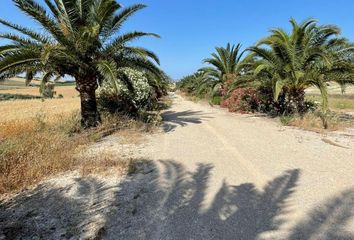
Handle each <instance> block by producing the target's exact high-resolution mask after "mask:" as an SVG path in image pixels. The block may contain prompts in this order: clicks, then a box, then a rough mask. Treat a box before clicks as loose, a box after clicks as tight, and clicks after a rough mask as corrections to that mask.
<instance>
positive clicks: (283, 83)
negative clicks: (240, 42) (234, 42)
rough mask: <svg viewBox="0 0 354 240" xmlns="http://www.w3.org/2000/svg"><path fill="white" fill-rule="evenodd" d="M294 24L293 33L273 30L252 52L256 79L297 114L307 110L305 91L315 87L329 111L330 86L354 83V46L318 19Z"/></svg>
mask: <svg viewBox="0 0 354 240" xmlns="http://www.w3.org/2000/svg"><path fill="white" fill-rule="evenodd" d="M290 23H291V25H292V31H291V33H287V32H285V31H284V30H283V29H281V28H275V29H272V30H271V34H270V35H269V36H268V37H265V38H263V39H261V40H260V41H259V42H258V43H257V44H256V46H254V47H250V48H249V49H248V50H250V51H251V52H252V56H253V59H252V64H253V74H254V77H255V78H256V79H258V80H259V81H263V83H262V84H266V85H269V86H270V87H271V88H272V89H273V96H274V99H275V100H278V99H279V97H280V96H281V97H282V99H283V100H285V99H287V100H286V101H287V102H288V103H289V104H290V105H292V109H293V110H294V111H295V112H299V111H301V109H303V108H304V106H303V105H304V96H305V89H307V88H308V87H310V86H315V87H317V88H318V89H319V90H320V92H321V95H322V99H323V101H322V108H323V111H327V108H328V104H327V103H328V98H327V83H328V82H337V83H339V84H340V85H341V86H344V85H346V84H354V72H353V69H354V68H353V61H352V59H353V46H352V44H350V43H348V41H347V40H346V39H344V38H341V37H339V34H340V29H339V28H338V27H336V26H333V25H321V26H318V25H317V22H316V20H314V19H308V20H306V21H304V22H302V23H300V24H298V23H297V22H296V21H295V20H294V19H291V20H290ZM262 46H264V47H262Z"/></svg>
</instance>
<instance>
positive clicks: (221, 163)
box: [5, 95, 354, 240]
mask: <svg viewBox="0 0 354 240" xmlns="http://www.w3.org/2000/svg"><path fill="white" fill-rule="evenodd" d="M173 100H174V104H173V106H172V108H170V109H168V110H167V111H166V112H164V114H163V118H164V121H165V122H164V125H163V130H162V131H161V133H158V134H154V135H152V136H149V137H148V141H147V143H146V144H144V145H143V146H142V147H141V148H140V151H139V152H134V154H133V155H134V157H136V158H143V159H144V160H148V161H146V162H145V164H143V166H142V167H141V169H140V170H139V173H138V174H136V175H133V176H131V177H128V178H125V179H118V180H107V179H101V178H100V179H96V178H93V177H91V178H89V179H87V178H86V179H83V178H79V177H77V176H67V178H71V179H74V180H75V181H74V180H71V181H67V180H66V183H61V185H60V184H59V183H58V181H55V184H54V185H53V183H52V185H50V187H48V186H47V187H46V188H44V190H43V185H42V188H40V189H36V190H35V191H37V192H36V194H35V196H37V197H38V198H40V199H41V200H40V202H42V203H44V202H45V200H47V201H48V200H50V199H57V198H59V199H60V201H61V202H65V204H63V203H61V204H60V206H61V207H62V208H64V210H61V211H59V210H57V209H56V208H53V209H51V211H54V212H55V211H57V212H58V213H57V214H52V215H51V218H54V219H56V220H53V219H52V221H51V222H53V221H54V222H55V221H56V223H55V224H54V225H55V229H54V230H53V231H52V233H50V231H49V232H48V231H47V232H46V233H43V235H41V236H45V237H46V238H47V239H50V238H53V239H55V237H54V236H64V237H66V236H69V237H68V238H70V237H72V239H75V238H76V236H81V237H90V236H93V235H94V236H96V237H97V236H98V237H99V238H103V239H163V240H165V239H166V240H167V239H181V240H184V239H203V240H207V239H246V240H248V239H292V240H295V239H321V240H323V239H328V240H334V239H354V132H350V131H349V132H347V133H346V134H344V133H342V134H341V133H331V134H326V135H323V134H318V133H313V132H307V131H303V130H298V129H293V128H288V127H282V126H280V125H279V124H278V123H277V122H275V121H274V120H271V119H267V118H264V117H256V116H252V115H236V114H231V113H228V112H226V111H225V110H222V109H218V108H213V107H210V106H208V105H207V104H196V103H193V102H190V101H187V100H184V99H183V98H182V97H180V96H178V95H173ZM116 140H117V139H115V138H114V137H113V138H108V139H107V140H106V141H103V142H102V143H100V144H101V147H103V148H104V149H106V148H107V150H109V151H112V150H114V149H118V148H119V147H118V146H117V143H116V142H117V141H116ZM330 143H334V145H333V144H330ZM119 149H121V148H119ZM117 154H119V151H118V150H117ZM68 185H69V186H70V187H68ZM53 186H54V187H53ZM53 188H54V189H56V191H54V192H53ZM67 188H69V190H67V191H65V189H67ZM63 189H64V190H63ZM49 190H50V191H51V195H49V196H48V194H45V193H47V192H48V191H49ZM66 192H69V193H66ZM39 193H41V194H39ZM31 194H32V195H30V194H29V193H28V194H27V195H26V196H22V197H18V199H17V201H20V200H21V201H20V202H21V207H22V208H26V207H27V208H31V207H32V209H34V211H37V212H38V210H36V209H37V208H41V207H42V208H46V209H47V210H46V211H50V210H48V208H49V209H50V208H51V205H50V204H48V206H46V205H45V204H44V205H43V204H42V205H41V206H37V208H36V207H33V201H32V202H31V201H30V200H29V199H30V198H31V196H33V195H34V194H33V193H31ZM65 194H67V195H65ZM19 199H20V200H19ZM14 201H15V200H13V201H12V202H11V204H10V203H6V204H7V205H6V204H5V205H6V206H8V207H9V208H11V209H15V208H16V204H14V203H13V202H14ZM52 202H53V201H52ZM31 204H32V205H31ZM65 208H66V209H65ZM14 211H15V210H14ZM62 211H64V212H66V215H65V214H64V213H62ZM68 212H69V213H71V215H70V214H69V215H68ZM23 214H24V213H22V214H18V216H17V215H16V216H17V218H16V219H19V218H21V216H22V215H23ZM41 214H44V213H43V211H42V212H41V211H39V213H37V215H36V216H41ZM58 216H59V218H60V217H61V219H70V226H72V228H73V229H75V231H74V230H71V232H69V233H71V235H70V234H69V235H68V230H67V228H65V224H64V225H63V223H60V221H59V220H57V218H58ZM43 218H44V217H43ZM39 219H41V218H39ZM27 221H28V222H27V223H26V224H27V225H28V224H31V222H33V221H34V220H31V219H30V220H27ZM61 221H63V220H61ZM34 222H35V221H34ZM38 222H39V223H38ZM48 222H50V221H49V220H48V219H47V221H44V220H43V219H42V220H37V225H38V226H42V228H45V227H46V224H45V223H48ZM58 222H59V223H58ZM64 222H65V221H64ZM60 224H61V225H60ZM27 225H26V226H27ZM22 227H24V226H22ZM47 227H48V224H47ZM40 228H41V227H40ZM58 232H60V233H61V235H60V234H59V235H58ZM55 234H56V235H55ZM65 234H66V235H65Z"/></svg>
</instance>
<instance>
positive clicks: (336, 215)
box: [0, 160, 354, 240]
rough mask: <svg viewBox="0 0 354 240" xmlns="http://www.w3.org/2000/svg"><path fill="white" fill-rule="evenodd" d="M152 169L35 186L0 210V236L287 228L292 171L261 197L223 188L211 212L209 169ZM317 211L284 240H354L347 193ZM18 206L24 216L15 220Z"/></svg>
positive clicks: (135, 235)
mask: <svg viewBox="0 0 354 240" xmlns="http://www.w3.org/2000/svg"><path fill="white" fill-rule="evenodd" d="M158 164H159V166H160V167H159V168H157V167H156V164H154V163H153V162H144V164H143V167H139V170H138V173H137V174H135V175H133V176H130V177H127V178H126V179H125V180H124V181H122V182H120V183H117V184H116V185H111V186H107V184H104V183H103V182H102V181H101V180H99V178H95V177H84V178H78V179H76V180H75V181H76V184H75V185H72V186H70V187H68V188H69V189H66V188H61V189H55V188H53V187H51V188H50V189H48V188H43V187H39V188H38V189H35V190H34V191H33V193H31V194H30V195H26V196H25V197H21V196H20V197H19V198H18V199H15V200H14V201H13V202H12V203H11V204H9V203H6V204H5V205H4V204H0V205H1V206H0V207H1V210H2V211H3V210H4V209H6V211H5V210H4V211H3V212H4V213H5V212H7V214H8V215H7V214H6V213H5V214H0V215H1V218H0V226H1V223H6V224H5V225H6V228H3V229H1V227H0V232H1V230H2V231H3V232H5V233H8V234H12V235H11V236H12V237H13V238H9V239H16V238H18V239H20V238H21V237H24V236H39V237H42V238H45V239H55V238H56V237H58V236H61V237H63V236H64V239H65V237H68V238H70V237H72V236H80V237H85V236H86V235H87V231H88V230H87V229H92V228H94V229H96V230H95V235H96V238H98V239H99V238H103V239H125V240H129V239H206V240H208V239H226V240H227V239H246V240H248V239H249V240H253V239H257V238H259V236H261V235H262V234H263V233H266V232H272V231H276V230H278V229H280V227H281V226H282V224H283V223H285V222H286V221H287V219H286V217H285V215H286V213H287V212H288V211H290V209H291V207H292V206H291V205H290V203H289V202H290V201H289V200H290V199H291V197H292V195H293V193H294V192H295V190H296V188H297V182H298V179H299V177H300V170H298V169H293V170H289V171H286V172H284V173H283V174H282V175H280V176H278V177H276V178H275V179H273V180H272V181H270V182H269V183H268V184H267V185H266V186H265V187H264V188H263V190H262V191H260V190H258V189H257V188H256V187H255V186H254V184H252V183H245V184H241V185H238V186H232V185H229V184H228V183H227V182H226V181H224V182H223V184H222V186H221V187H220V189H219V190H218V191H217V194H216V195H215V197H214V199H213V201H212V203H211V205H210V206H209V207H208V208H207V209H203V203H204V200H205V198H206V193H207V189H208V184H209V179H210V175H211V172H212V169H213V166H212V165H208V164H200V165H198V166H197V169H196V170H195V171H193V172H190V171H187V170H186V169H185V168H184V167H183V166H182V165H181V164H179V163H176V162H174V161H171V160H164V161H160V162H159V163H158ZM158 169H159V170H158ZM72 188H75V189H76V192H77V193H76V194H74V196H72V197H70V198H68V197H67V196H65V194H64V193H65V192H67V191H69V190H70V189H72ZM112 189H113V190H114V191H112ZM71 191H72V190H71ZM78 195H83V196H85V198H77V197H76V196H78ZM58 205H59V206H60V208H58ZM323 206H324V207H322V208H317V209H316V210H314V211H313V212H311V213H310V214H309V215H308V216H307V218H306V219H304V220H303V221H302V222H300V223H298V224H297V225H296V226H295V227H294V228H293V230H292V232H291V235H290V237H287V238H285V237H284V239H291V240H295V239H312V238H314V239H328V240H329V239H354V235H353V234H352V233H349V232H346V231H345V230H344V229H343V228H342V227H343V226H344V225H345V224H346V223H347V222H348V221H350V220H351V219H352V218H353V217H354V213H353V209H354V189H349V190H347V191H346V192H343V193H341V194H339V195H338V196H336V197H335V198H333V199H329V200H328V201H326V202H325V203H324V204H323ZM19 207H20V208H22V209H28V210H29V211H28V212H26V211H24V212H22V213H21V214H22V215H21V214H16V211H17V209H18V208H19ZM63 213H66V214H63ZM45 217H47V218H50V221H49V223H50V224H52V223H55V222H57V223H58V222H60V223H62V224H64V227H66V226H70V228H64V229H65V230H63V229H61V230H60V231H62V232H61V233H60V232H59V233H58V231H59V230H58V229H53V226H51V225H50V224H48V222H41V221H42V220H43V219H44V218H45ZM97 219H100V221H97ZM93 223H96V225H93ZM329 224H330V227H328V225H329ZM34 226H35V227H34ZM35 234H37V235H35ZM38 234H39V235H38ZM85 234H86V235H85ZM0 236H1V234H0ZM318 236H321V237H320V238H318ZM78 238H79V237H78ZM273 239H274V238H273Z"/></svg>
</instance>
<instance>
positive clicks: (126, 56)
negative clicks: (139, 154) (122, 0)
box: [0, 0, 170, 193]
mask: <svg viewBox="0 0 354 240" xmlns="http://www.w3.org/2000/svg"><path fill="white" fill-rule="evenodd" d="M13 2H14V4H15V5H16V6H17V7H18V8H19V9H20V10H21V11H22V12H24V13H25V14H26V15H28V16H30V17H31V18H33V19H34V20H35V21H36V22H37V23H38V24H39V25H40V26H41V27H42V28H43V29H44V31H43V32H41V33H39V32H35V31H33V30H31V29H28V28H26V27H23V26H19V25H16V24H13V23H10V22H8V21H6V20H2V19H0V24H2V25H5V26H7V27H9V29H11V30H15V31H16V32H18V35H16V34H13V33H11V34H7V33H2V34H0V38H2V39H6V40H9V41H7V42H9V43H8V44H7V45H4V46H0V77H1V79H2V80H3V81H2V83H3V84H2V85H1V88H0V97H1V100H2V101H0V111H1V112H2V116H3V117H2V118H1V120H0V193H6V192H11V191H15V190H19V189H23V188H25V187H28V186H31V185H32V184H35V183H38V182H39V181H41V180H42V179H44V178H46V177H48V176H52V175H54V174H57V173H61V172H64V171H68V170H81V172H82V173H83V174H88V173H93V172H97V171H105V170H107V169H111V170H112V169H118V170H117V171H115V174H117V173H118V174H120V173H123V172H131V171H132V169H134V167H133V166H132V163H131V162H130V161H129V160H127V159H117V156H114V157H112V156H110V155H109V154H108V153H107V154H102V156H100V159H89V158H87V157H80V156H81V154H80V152H82V151H84V150H85V147H87V145H88V144H91V143H93V142H95V141H98V140H100V139H102V138H103V137H105V136H107V135H110V134H113V133H115V132H118V133H120V132H121V130H125V129H130V130H133V131H137V132H143V131H150V130H151V129H152V127H153V126H155V125H157V124H159V121H160V117H159V111H160V110H161V109H162V108H164V107H166V106H167V104H166V103H165V100H164V98H165V96H166V95H167V91H168V88H169V83H170V80H169V77H168V76H167V75H166V74H165V73H164V72H163V71H162V70H161V69H160V68H159V67H158V64H159V59H158V57H157V56H156V55H155V54H154V53H153V52H152V51H150V50H148V49H144V48H141V47H135V46H132V45H131V44H130V42H131V41H132V40H135V39H138V38H140V37H145V36H153V37H158V35H157V34H154V33H145V32H140V31H131V32H128V33H122V32H121V31H120V29H121V27H122V25H124V23H125V22H126V20H127V19H128V18H130V17H131V16H132V15H134V13H135V12H137V11H139V10H141V9H143V8H145V6H144V5H142V4H137V5H133V6H129V7H126V8H122V7H121V5H120V4H119V3H118V2H117V1H115V0H99V1H88V0H87V1H86V0H84V1H79V0H70V1H50V0H49V1H45V2H46V6H45V7H44V6H41V5H39V4H38V3H36V2H35V1H32V0H13ZM20 74H21V76H25V77H24V78H19V77H18V76H19V75H20ZM64 76H71V77H72V78H74V80H75V84H74V85H73V83H72V82H69V83H66V82H65V81H63V80H62V78H64ZM54 86H56V87H55V88H54Z"/></svg>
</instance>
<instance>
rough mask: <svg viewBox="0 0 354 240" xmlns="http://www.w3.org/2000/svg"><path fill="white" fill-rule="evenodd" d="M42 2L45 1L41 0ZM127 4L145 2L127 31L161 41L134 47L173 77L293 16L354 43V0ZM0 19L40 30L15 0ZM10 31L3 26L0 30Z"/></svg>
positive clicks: (2, 8)
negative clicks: (336, 30)
mask: <svg viewBox="0 0 354 240" xmlns="http://www.w3.org/2000/svg"><path fill="white" fill-rule="evenodd" d="M37 1H38V2H42V1H43V0H37ZM119 2H120V3H122V4H123V5H124V6H128V5H130V4H133V3H144V4H146V5H148V8H146V9H144V10H142V11H140V12H138V13H137V14H136V15H135V16H133V17H132V18H131V19H130V20H129V21H128V22H127V24H126V25H125V27H124V29H123V30H124V31H128V30H143V31H148V32H155V33H158V34H160V35H161V37H162V38H161V39H147V40H139V41H137V42H136V43H135V44H136V45H140V46H144V47H147V48H149V49H151V50H153V51H155V52H156V53H157V54H158V55H159V57H160V60H161V66H162V68H163V69H164V70H165V71H166V72H167V73H168V74H169V75H170V76H171V77H172V78H174V79H178V78H180V77H182V76H184V75H187V74H189V73H192V72H194V71H195V70H197V69H198V68H200V67H201V66H202V59H203V58H205V57H208V56H209V54H210V53H211V52H212V51H213V49H214V47H215V46H223V45H225V44H226V43H227V42H231V43H238V42H240V43H242V45H243V47H244V48H246V47H248V46H250V45H252V44H254V43H255V42H256V41H257V40H258V39H259V38H261V37H264V36H266V35H267V31H268V30H269V29H270V28H272V27H283V28H285V29H289V22H288V20H289V18H290V17H294V18H295V19H297V20H298V21H301V20H303V19H305V18H308V17H314V18H316V19H318V20H319V22H320V23H321V24H336V25H338V26H339V27H340V28H341V29H342V33H343V35H344V36H345V37H347V38H349V39H350V40H353V41H354V13H353V10H354V1H353V0H296V1H295V0H294V1H281V0H267V1H263V0H253V1H252V0H218V1H211V0H180V1H175V0H121V1H119ZM0 18H3V19H7V20H10V21H12V22H15V23H18V24H22V25H25V26H31V27H34V28H36V27H38V26H36V25H35V24H33V22H31V21H29V18H28V17H26V16H24V15H23V14H22V13H20V12H19V11H18V10H17V9H16V8H15V7H14V6H13V4H12V1H11V0H0ZM5 30H6V29H5V28H4V27H2V26H0V32H4V31H5Z"/></svg>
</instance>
